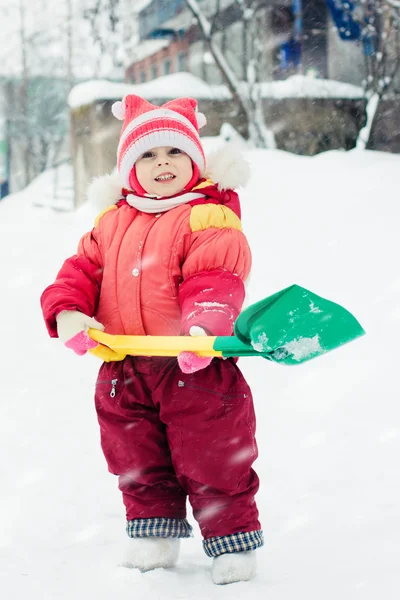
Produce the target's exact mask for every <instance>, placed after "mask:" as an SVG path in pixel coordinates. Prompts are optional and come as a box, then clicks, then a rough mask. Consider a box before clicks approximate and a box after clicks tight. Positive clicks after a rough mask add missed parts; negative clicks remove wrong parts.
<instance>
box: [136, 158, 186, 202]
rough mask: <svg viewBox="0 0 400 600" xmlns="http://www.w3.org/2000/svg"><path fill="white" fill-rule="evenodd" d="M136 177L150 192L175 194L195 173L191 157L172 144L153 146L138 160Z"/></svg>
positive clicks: (163, 194) (161, 194)
mask: <svg viewBox="0 0 400 600" xmlns="http://www.w3.org/2000/svg"><path fill="white" fill-rule="evenodd" d="M135 166H136V177H137V179H138V181H139V183H140V185H141V186H142V188H144V189H145V190H146V192H147V193H148V194H154V195H155V196H174V195H175V194H179V192H181V191H182V190H183V188H184V187H185V185H187V184H188V183H189V181H190V180H191V178H192V175H193V165H192V160H191V158H190V157H189V156H188V155H187V154H186V153H185V152H183V151H182V150H179V149H178V148H173V147H172V146H161V147H159V148H153V149H152V150H149V151H148V152H145V153H144V154H142V156H140V157H139V159H138V160H137V162H136V165H135Z"/></svg>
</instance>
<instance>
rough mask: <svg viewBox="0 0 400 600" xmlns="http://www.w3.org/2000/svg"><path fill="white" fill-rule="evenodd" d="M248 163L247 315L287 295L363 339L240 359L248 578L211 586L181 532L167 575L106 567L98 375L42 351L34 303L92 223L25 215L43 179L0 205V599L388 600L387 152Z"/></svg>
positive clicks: (391, 306) (394, 280) (392, 403)
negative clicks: (250, 438)
mask: <svg viewBox="0 0 400 600" xmlns="http://www.w3.org/2000/svg"><path fill="white" fill-rule="evenodd" d="M248 158H249V160H250V161H251V163H252V166H253V177H252V180H251V183H250V185H249V187H248V188H247V189H246V190H245V191H243V193H242V207H243V213H244V218H243V221H244V227H245V231H246V232H247V234H248V237H249V239H250V242H251V244H252V248H253V253H254V268H253V272H252V276H251V281H250V284H249V288H248V302H253V301H256V300H257V299H260V298H262V297H264V296H266V295H268V294H270V293H272V292H274V291H277V290H278V289H281V288H283V287H286V286H287V285H290V284H292V283H298V284H300V285H303V286H305V287H307V288H309V289H311V290H313V291H314V292H316V293H317V294H320V295H322V296H325V297H328V298H330V299H332V300H334V301H337V302H339V303H341V304H343V305H344V306H346V307H347V308H348V309H349V310H351V311H352V312H353V313H354V314H355V316H356V317H357V318H358V319H359V320H360V322H361V324H362V325H363V326H364V328H365V329H366V331H367V335H366V336H364V337H363V338H361V339H359V340H357V341H356V342H353V343H351V344H349V345H347V346H345V347H343V348H341V349H339V350H336V351H334V352H332V353H330V354H327V355H325V356H323V357H320V358H318V359H316V360H314V361H310V362H309V363H305V364H304V365H301V366H298V367H283V366H279V365H275V364H270V363H268V362H266V361H263V360H262V359H261V358H260V359H258V358H254V359H242V360H241V366H242V368H243V370H244V372H245V374H246V376H247V378H248V379H249V381H250V383H251V386H252V388H253V392H254V397H255V403H256V410H257V414H258V441H259V448H260V457H259V459H258V461H257V465H256V468H257V470H258V472H259V474H260V477H261V490H260V492H259V495H258V503H259V507H260V512H261V520H262V524H263V527H264V531H265V540H266V545H265V547H264V548H263V549H261V550H259V551H258V559H259V574H258V577H257V579H255V580H254V581H251V582H249V583H247V584H245V583H240V584H234V585H231V586H225V587H217V586H214V585H213V584H212V583H211V579H210V574H209V570H210V560H209V559H208V558H207V557H206V556H205V555H204V554H203V551H202V548H201V538H200V536H199V533H198V530H197V529H196V537H195V538H193V539H191V540H188V541H185V542H184V543H183V551H182V554H181V559H180V562H179V565H178V567H177V568H175V569H173V570H171V571H164V570H156V571H153V572H149V573H146V574H141V573H139V572H137V571H135V570H127V569H125V568H123V567H121V566H119V562H120V560H121V557H122V554H123V549H124V544H125V532H124V525H125V523H124V512H123V509H122V504H121V501H120V497H119V492H118V490H117V481H116V478H114V477H113V476H112V475H110V474H109V473H108V472H107V468H106V465H105V462H104V459H103V456H102V453H101V450H100V446H99V433H98V425H97V421H96V416H95V412H94V407H93V400H92V396H93V391H94V381H95V376H96V371H97V368H98V366H99V364H98V362H97V361H96V359H94V358H93V357H84V358H81V357H77V356H75V355H74V354H72V353H71V352H69V351H67V350H66V349H64V348H63V347H62V346H61V344H60V343H59V342H58V341H57V340H50V339H49V338H48V337H47V334H46V331H45V328H44V324H43V322H42V317H41V311H40V307H39V296H40V293H41V291H42V290H43V289H44V287H45V286H46V285H47V284H48V283H50V282H51V281H52V280H53V278H54V276H55V274H56V272H57V270H58V268H59V266H60V265H61V262H62V260H63V259H64V258H65V257H67V256H68V255H70V254H72V253H73V252H74V251H75V246H76V243H77V241H78V238H79V237H80V235H81V234H82V233H83V232H84V231H85V230H86V229H87V228H89V227H90V226H91V223H92V218H93V214H92V210H91V208H90V207H88V206H86V207H83V208H82V209H81V210H80V211H79V212H78V213H63V212H59V211H57V212H56V211H52V210H51V209H49V208H46V207H38V206H34V204H46V198H47V200H48V199H49V194H50V192H51V185H52V183H51V182H52V177H51V174H49V175H48V177H47V176H43V177H42V178H41V180H40V181H36V182H35V183H34V184H32V185H31V186H30V187H29V188H28V189H26V190H25V191H24V192H22V193H20V194H17V195H14V196H11V197H8V198H6V199H5V200H2V201H1V202H0V257H1V258H0V281H1V286H0V288H1V293H0V310H1V313H0V314H1V341H2V344H1V348H0V358H1V361H0V371H1V380H0V381H1V387H0V397H1V403H0V455H1V457H2V458H1V461H0V490H1V495H0V507H1V510H0V590H1V597H2V598H4V599H5V600H22V599H25V598H30V599H31V600H54V599H57V600H64V599H65V600H87V599H88V598H96V600H115V599H116V598H118V600H131V599H132V598H135V600H142V599H145V598H152V599H158V598H160V599H161V598H162V599H163V600H177V599H179V598H182V599H184V598H185V599H186V598H190V599H191V600H203V599H209V598H210V599H216V598H229V599H237V600H239V599H240V600H243V598H244V597H251V598H253V599H254V600H261V599H262V600H264V599H265V598H268V600H293V599H295V598H296V599H300V600H303V599H304V600H305V599H307V600H321V599H323V600H331V599H332V600H338V598H340V599H341V600H358V599H362V600H366V599H368V600H369V599H371V600H372V599H373V600H376V598H384V599H385V600H397V599H398V598H399V595H400V569H399V564H400V563H399V559H400V469H399V456H400V401H399V381H398V375H397V373H398V365H397V361H398V356H397V352H398V351H397V348H398V345H399V339H400V327H399V325H400V275H399V256H400V236H399V222H400V202H399V194H398V189H397V188H398V185H397V179H398V173H399V168H400V156H394V155H389V154H379V153H372V152H364V153H363V152H359V151H352V152H349V153H347V154H346V153H342V152H328V153H326V154H322V155H319V156H317V157H314V158H306V157H296V156H293V155H290V154H286V153H284V152H280V151H274V152H271V151H270V152H268V151H252V152H249V153H248ZM63 176H64V177H65V178H66V185H67V186H68V183H70V181H69V177H70V172H69V171H68V170H67V169H65V170H64V171H63Z"/></svg>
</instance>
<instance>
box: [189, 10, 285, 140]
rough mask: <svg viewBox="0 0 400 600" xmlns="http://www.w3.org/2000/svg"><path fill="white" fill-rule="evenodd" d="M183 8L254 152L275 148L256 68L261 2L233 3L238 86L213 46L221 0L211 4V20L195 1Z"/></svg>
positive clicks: (259, 55) (260, 43) (259, 53)
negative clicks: (239, 42)
mask: <svg viewBox="0 0 400 600" xmlns="http://www.w3.org/2000/svg"><path fill="white" fill-rule="evenodd" d="M185 2H186V5H187V7H188V8H189V10H190V11H191V12H192V14H193V16H194V17H195V18H196V20H197V23H198V26H199V28H200V31H201V33H202V36H203V39H204V41H205V44H206V47H207V50H208V51H209V52H210V53H211V55H212V56H213V58H214V60H215V63H216V65H217V67H218V68H219V70H220V72H221V74H222V77H223V79H224V81H225V83H226V85H227V86H228V88H229V90H230V92H231V94H232V98H233V100H234V102H235V104H236V106H237V109H238V113H239V115H240V117H241V118H242V119H243V121H244V122H245V124H246V127H247V130H248V135H249V139H250V140H251V142H252V143H253V144H254V146H255V147H258V148H275V146H276V145H275V139H274V135H273V133H272V131H271V130H269V129H268V127H267V126H266V124H265V120H264V113H263V107H262V97H261V85H260V67H261V65H262V52H263V47H264V43H265V41H264V39H263V31H264V27H262V24H261V18H262V9H263V8H265V2H262V1H261V0H234V4H235V5H236V8H237V9H238V12H239V19H240V20H241V22H242V23H243V39H244V42H245V43H244V61H245V65H246V69H245V81H244V82H241V81H240V80H239V79H238V77H237V76H236V74H235V72H234V71H233V69H232V68H231V66H230V65H229V63H228V61H227V59H226V57H225V56H224V54H223V52H222V50H221V48H220V46H219V45H218V43H217V42H216V39H215V33H216V31H217V30H218V25H219V23H220V18H221V0H215V9H214V11H213V15H212V17H211V18H207V17H206V16H205V13H204V10H202V8H201V7H200V5H199V2H198V1H197V0H185Z"/></svg>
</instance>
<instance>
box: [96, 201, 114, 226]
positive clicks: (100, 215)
mask: <svg viewBox="0 0 400 600" xmlns="http://www.w3.org/2000/svg"><path fill="white" fill-rule="evenodd" d="M116 208H118V206H117V205H116V204H112V205H111V206H107V208H105V209H104V210H102V211H101V213H100V214H99V215H97V217H96V219H95V221H94V226H95V227H97V226H98V224H99V223H100V220H101V218H102V217H104V215H105V214H106V213H108V212H109V211H110V210H115V209H116Z"/></svg>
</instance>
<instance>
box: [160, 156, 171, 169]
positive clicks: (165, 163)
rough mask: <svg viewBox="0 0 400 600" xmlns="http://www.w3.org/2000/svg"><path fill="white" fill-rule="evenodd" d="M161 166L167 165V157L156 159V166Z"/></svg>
mask: <svg viewBox="0 0 400 600" xmlns="http://www.w3.org/2000/svg"><path fill="white" fill-rule="evenodd" d="M161 165H169V157H168V156H163V157H160V158H159V159H158V166H159V167H161Z"/></svg>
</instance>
